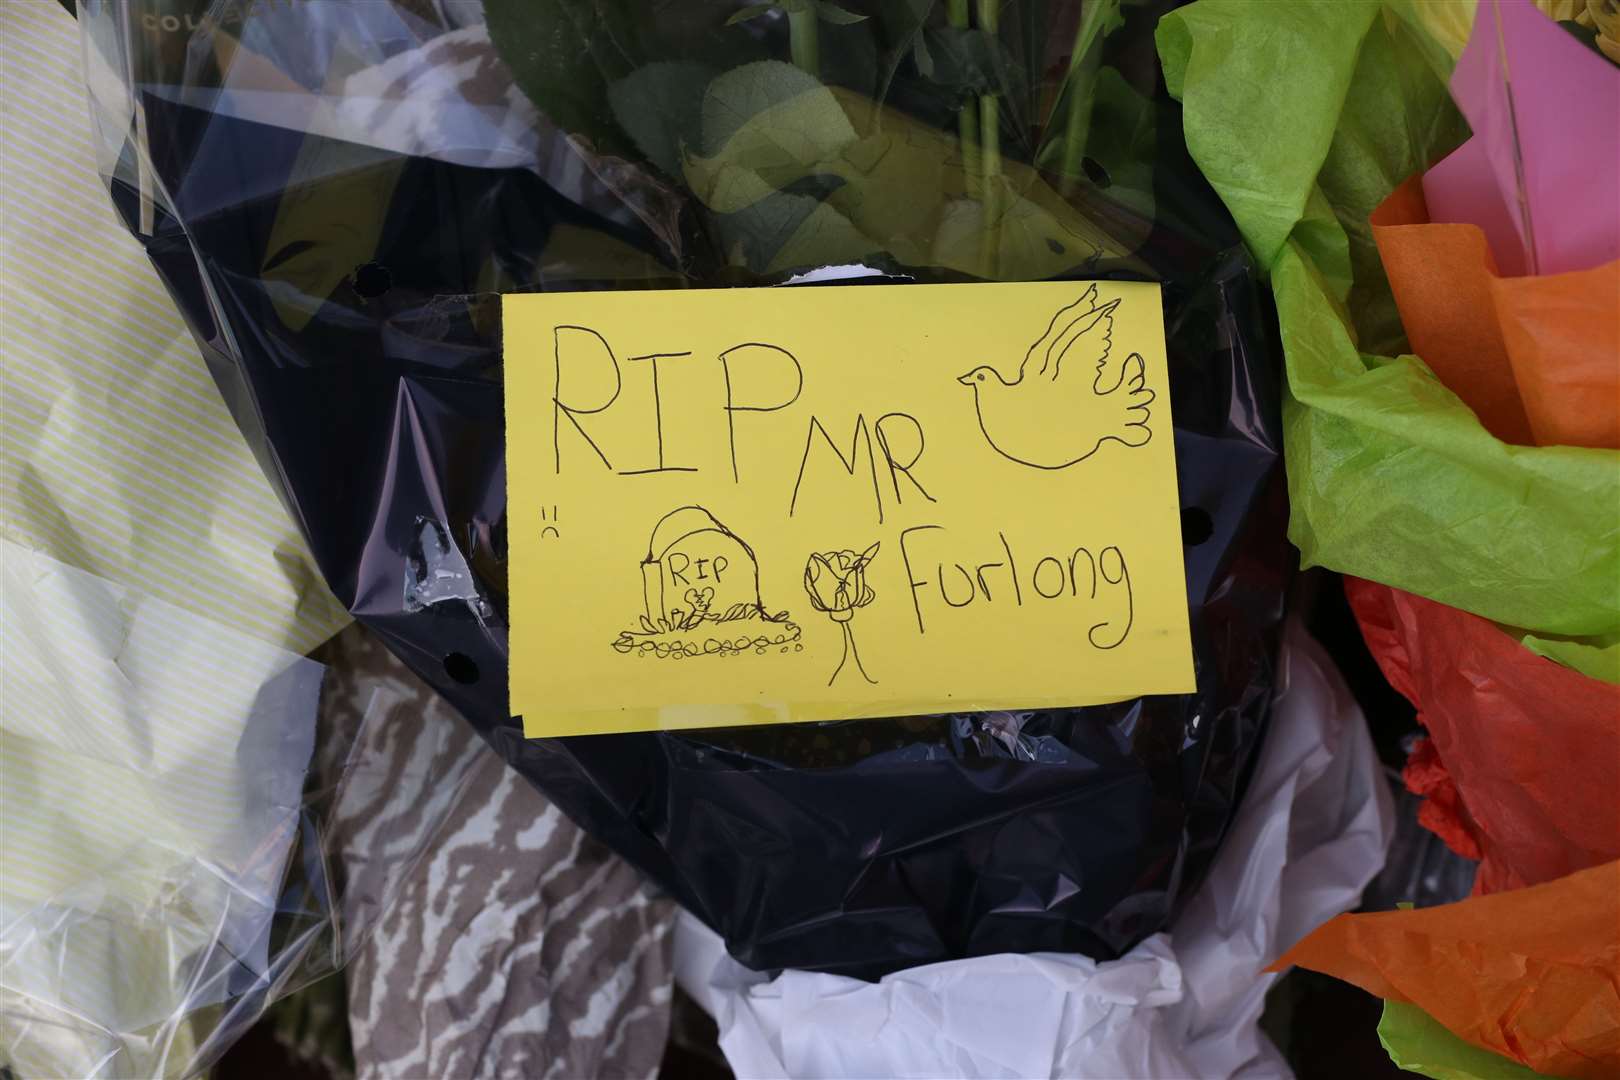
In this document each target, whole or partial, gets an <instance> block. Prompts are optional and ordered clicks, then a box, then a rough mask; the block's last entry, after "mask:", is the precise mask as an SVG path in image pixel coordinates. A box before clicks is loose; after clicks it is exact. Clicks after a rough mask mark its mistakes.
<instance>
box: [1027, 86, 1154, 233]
mask: <svg viewBox="0 0 1620 1080" xmlns="http://www.w3.org/2000/svg"><path fill="white" fill-rule="evenodd" d="M1086 119H1087V123H1088V124H1089V128H1088V129H1087V130H1086V131H1084V132H1082V133H1081V141H1080V147H1081V148H1082V151H1083V152H1082V153H1081V154H1080V155H1079V156H1078V157H1076V158H1075V159H1074V160H1073V161H1072V162H1069V161H1066V160H1065V155H1066V153H1068V152H1069V147H1068V145H1067V143H1066V141H1065V140H1064V139H1049V140H1047V141H1046V142H1045V143H1044V144H1043V145H1042V147H1041V152H1040V156H1039V157H1038V158H1036V164H1037V165H1040V166H1041V167H1043V168H1047V169H1050V170H1052V171H1053V172H1056V173H1057V174H1058V175H1060V176H1064V177H1065V178H1067V179H1069V180H1072V181H1074V182H1076V183H1085V184H1088V185H1091V186H1093V187H1098V188H1101V189H1103V195H1104V196H1105V197H1106V198H1107V199H1109V200H1110V201H1112V202H1116V203H1119V204H1120V205H1122V206H1126V207H1129V208H1130V209H1131V210H1133V211H1135V213H1136V214H1137V215H1139V216H1140V217H1141V218H1142V219H1143V222H1142V223H1141V228H1143V229H1146V228H1147V227H1148V224H1147V223H1148V222H1151V221H1152V219H1153V218H1154V216H1155V208H1156V204H1155V200H1154V195H1153V164H1154V160H1155V157H1156V155H1157V153H1158V107H1157V106H1156V105H1155V104H1154V103H1153V102H1152V101H1150V100H1149V99H1148V98H1145V97H1143V96H1142V95H1141V94H1139V93H1137V91H1136V88H1135V87H1133V86H1131V84H1130V83H1128V82H1126V81H1125V77H1124V76H1123V75H1121V74H1120V73H1119V71H1118V70H1116V69H1115V68H1112V67H1105V68H1103V69H1101V70H1100V71H1098V72H1097V73H1096V77H1095V79H1094V80H1093V82H1092V86H1091V102H1090V106H1089V108H1088V110H1087V116H1086ZM1088 162H1089V165H1088ZM1070 168H1072V169H1073V172H1072V174H1071V173H1070V171H1069V170H1070ZM1120 239H1121V240H1125V239H1126V238H1125V237H1123V236H1121V237H1120Z"/></svg>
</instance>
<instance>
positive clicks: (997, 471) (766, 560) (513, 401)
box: [503, 282, 1194, 737]
mask: <svg viewBox="0 0 1620 1080" xmlns="http://www.w3.org/2000/svg"><path fill="white" fill-rule="evenodd" d="M1160 312H1161V309H1160V302H1159V288H1158V286H1157V285H1151V284H1136V283H1120V282H1097V283H1087V282H1041V283H1029V284H976V285H893V286H840V287H810V288H771V289H718V290H687V291H671V292H594V293H550V294H530V295H515V296H508V297H506V298H505V304H504V316H503V321H504V327H505V370H506V410H507V413H506V416H507V424H506V430H507V436H506V438H507V485H508V517H507V527H508V540H509V545H510V571H509V572H510V579H509V582H510V604H511V608H510V616H511V641H510V644H511V707H512V711H513V713H514V714H516V715H521V716H522V717H523V721H524V731H525V733H526V734H527V735H529V736H530V737H537V736H550V735H578V734H592V733H600V732H613V731H642V730H649V729H660V728H688V727H717V726H726V725H736V724H762V723H780V722H784V721H797V720H830V719H841V718H853V717H874V716H897V715H905V714H911V713H938V712H955V711H971V710H982V709H1017V708H1034V707H1038V706H1064V705H1084V704H1097V703H1101V702H1107V701H1118V700H1121V699H1125V698H1131V697H1136V696H1138V695H1142V694H1167V693H1185V692H1190V691H1191V690H1193V689H1194V682H1193V664H1192V647H1191V639H1190V634H1189V630H1188V626H1187V598H1186V585H1185V578H1184V576H1183V568H1182V547H1181V528H1180V509H1179V500H1178V498H1177V493H1176V472H1175V454H1174V440H1173V438H1172V432H1171V424H1170V394H1169V387H1168V385H1167V382H1166V380H1167V378H1168V375H1167V371H1166V363H1165V350H1164V327H1163V322H1162V318H1161V313H1160Z"/></svg>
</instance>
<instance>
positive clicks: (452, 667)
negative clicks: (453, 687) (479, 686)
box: [444, 652, 478, 686]
mask: <svg viewBox="0 0 1620 1080" xmlns="http://www.w3.org/2000/svg"><path fill="white" fill-rule="evenodd" d="M444 673H445V674H446V675H448V676H450V677H451V678H452V679H454V680H456V682H458V683H460V684H461V685H463V686H471V685H472V684H473V683H475V682H477V681H478V664H477V663H476V662H475V661H474V660H473V658H472V657H470V656H468V655H467V654H466V653H459V652H453V653H450V654H449V655H448V656H446V657H445V658H444Z"/></svg>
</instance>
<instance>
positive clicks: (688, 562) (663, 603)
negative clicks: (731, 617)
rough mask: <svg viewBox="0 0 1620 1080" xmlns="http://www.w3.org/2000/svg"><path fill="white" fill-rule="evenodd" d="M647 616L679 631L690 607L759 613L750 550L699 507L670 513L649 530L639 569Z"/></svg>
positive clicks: (755, 569) (754, 565)
mask: <svg viewBox="0 0 1620 1080" xmlns="http://www.w3.org/2000/svg"><path fill="white" fill-rule="evenodd" d="M641 583H642V595H643V600H644V602H645V606H646V616H647V618H648V620H650V621H651V622H652V623H654V624H655V625H656V624H658V623H659V622H660V621H662V622H663V623H664V624H665V625H669V626H674V625H678V624H679V623H680V621H681V619H682V618H683V617H685V616H689V615H691V614H692V612H693V610H694V605H696V606H698V607H699V608H701V609H704V610H707V611H711V612H714V613H716V614H720V613H723V612H728V611H733V610H735V609H736V608H737V607H738V606H739V605H741V606H742V607H744V608H745V609H746V610H747V612H748V613H749V614H753V613H756V612H760V611H761V610H762V608H761V605H760V599H759V566H758V564H757V563H756V562H755V559H754V552H753V549H752V548H750V547H749V546H748V545H747V544H745V543H743V542H742V540H740V539H739V538H738V537H737V536H736V534H734V533H733V532H732V531H731V530H730V529H727V528H726V527H725V526H724V525H722V524H720V522H719V521H717V520H716V519H715V517H714V515H712V514H710V513H709V512H708V511H707V510H705V509H703V508H702V507H700V506H683V507H681V508H680V509H678V510H674V511H671V512H670V513H668V514H666V515H664V517H663V518H662V519H660V520H659V522H658V524H657V525H656V526H655V527H654V528H653V531H652V539H651V540H650V541H649V542H648V545H647V558H646V559H645V560H644V561H643V562H642V564H641Z"/></svg>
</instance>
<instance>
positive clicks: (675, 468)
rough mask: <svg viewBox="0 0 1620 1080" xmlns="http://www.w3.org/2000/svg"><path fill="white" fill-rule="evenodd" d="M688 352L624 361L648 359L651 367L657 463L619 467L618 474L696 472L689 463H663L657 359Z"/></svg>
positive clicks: (662, 422)
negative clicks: (639, 466) (654, 464)
mask: <svg viewBox="0 0 1620 1080" xmlns="http://www.w3.org/2000/svg"><path fill="white" fill-rule="evenodd" d="M691 355H692V354H691V353H690V352H667V353H648V354H647V355H646V356H632V357H630V358H629V359H628V360H626V361H625V363H627V364H630V363H635V362H636V361H637V360H649V361H651V362H652V363H651V367H652V391H653V430H654V432H655V433H656V436H657V439H658V464H657V465H656V466H655V467H653V468H651V469H620V470H619V475H620V476H646V475H648V474H649V473H661V472H697V469H695V468H693V467H692V466H689V465H665V464H664V402H663V399H662V397H661V396H660V394H659V388H658V361H660V360H678V359H680V358H681V357H683V356H691Z"/></svg>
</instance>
